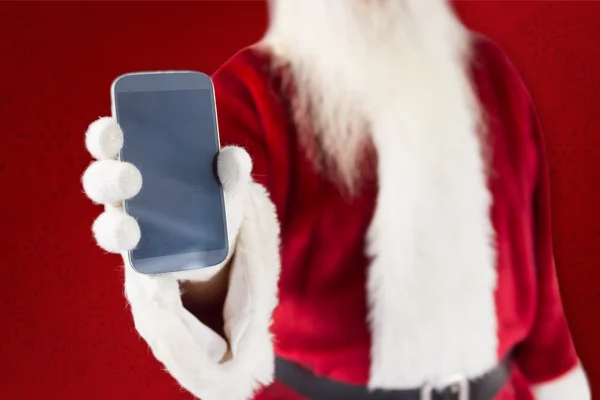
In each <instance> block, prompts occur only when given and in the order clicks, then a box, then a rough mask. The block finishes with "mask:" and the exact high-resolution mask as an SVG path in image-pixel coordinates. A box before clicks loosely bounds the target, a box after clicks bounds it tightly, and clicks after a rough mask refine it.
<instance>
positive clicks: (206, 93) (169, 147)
mask: <svg viewBox="0 0 600 400" xmlns="http://www.w3.org/2000/svg"><path fill="white" fill-rule="evenodd" d="M115 100H116V105H117V114H118V121H119V124H120V125H121V128H122V130H123V133H124V145H123V149H122V151H121V158H122V159H123V160H124V161H127V162H130V163H132V164H133V165H135V166H136V167H137V168H138V169H139V170H140V171H141V173H142V179H143V184H142V189H141V191H140V192H139V193H138V194H137V195H136V196H135V197H134V198H132V199H130V200H128V201H127V202H126V209H127V212H128V213H129V214H130V215H131V216H133V217H134V218H136V219H137V221H138V223H139V226H140V230H141V233H142V236H141V241H140V243H139V245H138V246H137V248H136V249H134V250H133V251H132V252H131V258H132V259H133V260H134V261H135V260H136V259H148V258H155V257H164V256H172V255H177V254H188V253H199V252H207V251H212V250H222V249H226V247H227V233H226V225H225V222H224V215H225V213H224V202H223V193H222V189H221V186H220V184H219V182H218V180H217V177H216V175H215V173H214V160H215V157H216V155H217V154H218V151H219V141H218V134H217V126H216V123H217V122H216V116H215V115H214V100H213V93H212V90H210V89H194V90H161V91H142V92H121V93H117V94H116V97H115Z"/></svg>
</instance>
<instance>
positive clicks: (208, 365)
mask: <svg viewBox="0 0 600 400" xmlns="http://www.w3.org/2000/svg"><path fill="white" fill-rule="evenodd" d="M244 197H246V198H245V199H243V200H244V216H243V220H242V223H241V227H240V230H239V235H238V237H237V244H236V248H235V254H234V255H233V258H232V263H233V264H232V272H231V275H230V285H229V292H228V296H227V299H226V302H225V310H224V317H225V330H226V333H227V335H228V337H229V338H230V342H231V349H230V351H229V352H226V349H227V347H226V344H225V342H224V341H223V340H222V339H221V338H220V337H219V336H218V335H217V334H216V333H214V332H212V331H211V330H210V329H209V328H207V327H206V326H204V325H203V324H202V323H200V322H199V321H198V320H197V319H196V318H194V317H193V316H191V315H190V314H189V313H188V312H187V310H186V309H185V308H184V307H183V305H182V303H181V297H180V292H179V286H178V281H177V279H176V278H175V276H174V275H163V276H146V275H141V274H138V273H136V272H135V271H133V270H132V269H131V267H129V266H127V267H126V280H125V290H126V295H127V298H128V300H129V303H130V305H131V310H132V314H133V318H134V322H135V326H136V329H137V330H138V332H139V334H140V335H141V336H142V337H143V338H144V339H145V340H146V342H147V343H148V345H149V346H150V348H151V349H152V351H153V353H154V355H155V357H156V358H157V359H158V360H159V361H160V362H162V363H163V365H164V366H165V367H166V369H167V370H168V372H169V373H170V374H171V375H172V376H173V377H174V378H175V379H176V380H177V381H178V382H179V384H181V385H182V386H183V387H184V388H185V389H187V390H188V391H190V392H191V393H192V394H193V395H195V396H197V397H199V398H201V399H202V400H245V399H249V398H251V397H252V395H253V392H254V391H255V390H256V389H258V388H259V387H260V385H267V384H269V383H270V382H271V381H272V377H273V369H274V354H273V345H272V340H271V334H270V332H269V329H270V325H271V315H272V311H273V309H274V307H275V305H276V303H277V281H278V278H279V271H280V260H279V225H278V221H277V218H276V214H275V208H274V206H273V204H272V203H271V201H270V199H269V197H268V195H267V193H266V191H265V189H264V188H263V187H262V186H260V185H258V184H256V183H251V184H250V187H249V189H248V193H247V196H244ZM240 200H242V199H240Z"/></svg>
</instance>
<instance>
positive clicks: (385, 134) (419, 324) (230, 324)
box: [83, 0, 590, 400]
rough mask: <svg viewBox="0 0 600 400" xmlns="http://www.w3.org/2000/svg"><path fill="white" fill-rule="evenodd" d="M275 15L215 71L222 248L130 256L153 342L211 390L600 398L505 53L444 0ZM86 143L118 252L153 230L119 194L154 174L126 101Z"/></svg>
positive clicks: (274, 9)
mask: <svg viewBox="0 0 600 400" xmlns="http://www.w3.org/2000/svg"><path fill="white" fill-rule="evenodd" d="M270 13H271V20H270V26H269V29H268V32H267V34H266V35H265V37H264V39H263V40H262V41H260V42H259V43H257V44H256V45H254V46H251V47H249V48H246V49H243V50H242V51H240V52H239V53H237V54H236V55H235V56H233V57H232V58H231V59H230V60H228V61H227V62H226V63H225V64H224V65H223V66H222V67H221V68H220V69H219V70H218V72H216V73H215V75H214V76H213V79H214V84H215V90H216V98H217V109H218V113H219V128H220V134H221V142H222V143H223V144H224V145H226V146H225V147H224V148H223V150H222V152H221V153H220V155H219V158H218V172H219V176H220V179H221V181H222V184H223V186H224V189H225V192H226V204H227V214H228V230H229V232H230V242H231V243H232V245H231V246H230V247H231V249H232V252H231V255H230V257H229V258H228V260H227V261H226V262H225V263H224V264H223V265H218V266H215V267H211V268H209V269H205V270H199V271H192V272H185V273H175V274H167V275H159V276H147V275H140V274H137V273H136V272H135V271H133V270H132V269H131V268H130V267H126V268H125V292H126V296H127V299H128V301H129V303H130V305H131V311H132V314H133V319H134V321H135V326H136V329H137V330H138V332H139V334H140V335H141V336H142V337H143V338H144V339H145V340H146V342H147V343H148V345H149V346H150V348H151V349H152V351H153V354H154V355H155V357H156V358H157V359H158V360H160V362H162V363H163V364H164V366H165V368H166V369H167V370H168V371H169V373H170V374H171V375H172V376H173V377H174V378H175V379H176V380H177V381H178V382H179V383H180V384H181V385H182V386H183V387H184V388H185V389H187V390H188V391H190V392H191V393H192V394H194V395H195V396H197V397H199V398H201V399H203V400H243V399H250V398H255V399H312V400H321V399H373V400H375V399H382V400H383V399H398V400H413V399H415V400H416V399H422V400H433V399H457V400H467V399H469V400H492V399H496V400H510V399H515V400H529V399H536V400H589V399H590V391H589V388H588V384H587V380H586V376H585V373H584V372H583V369H582V367H581V365H580V364H579V361H578V357H577V354H576V351H575V349H574V346H573V343H572V340H571V335H570V332H569V328H568V325H567V321H566V320H565V317H564V315H563V311H562V306H561V300H560V294H559V288H558V285H557V279H556V276H555V266H554V260H553V255H552V234H551V226H550V208H549V194H548V178H547V174H546V165H545V158H544V148H543V142H542V134H541V132H540V126H539V123H538V120H537V118H536V113H535V109H534V105H533V104H532V100H531V98H530V96H529V94H528V92H527V90H526V88H525V86H524V85H523V83H522V81H521V80H520V78H519V76H518V74H517V72H516V71H515V69H514V68H513V66H512V65H511V63H510V61H509V60H508V59H507V57H506V56H505V54H504V53H503V52H502V51H501V50H500V49H499V48H498V47H496V45H494V44H493V43H492V42H491V41H490V40H488V39H486V38H484V37H481V36H479V35H476V34H474V33H472V32H469V31H468V30H467V29H466V28H465V27H464V26H463V25H462V24H461V23H460V22H459V20H458V19H457V17H456V16H455V14H454V12H453V10H452V6H451V4H450V2H449V1H446V0H327V1H323V0H302V1H298V0H273V1H272V2H271V3H270ZM86 141H87V142H86V143H87V147H88V149H89V150H90V152H91V153H92V155H94V156H95V157H96V158H97V159H98V161H95V162H94V163H93V164H92V165H91V166H90V167H89V169H88V170H87V171H86V173H85V174H84V178H83V183H84V187H85V189H86V192H87V193H88V194H89V195H90V197H91V198H92V199H93V200H95V201H96V202H98V203H102V204H106V211H105V212H104V213H102V214H101V215H100V216H99V217H98V219H97V220H96V222H95V223H94V225H93V232H94V235H95V238H96V240H97V242H98V244H99V245H100V246H101V247H102V248H104V249H106V250H108V251H111V252H115V253H122V252H124V251H126V250H128V249H130V248H132V247H133V246H135V244H136V243H137V241H138V240H139V237H140V232H139V227H138V226H137V224H136V222H135V220H133V219H132V218H131V217H129V216H127V215H126V214H125V213H124V212H123V211H122V209H121V208H120V204H119V202H120V201H121V200H123V199H127V198H130V197H132V196H134V195H135V193H136V192H137V190H139V187H140V184H141V180H140V174H139V172H138V171H137V170H136V169H135V167H134V166H132V165H130V164H127V163H121V162H119V161H116V160H115V159H114V157H115V154H116V153H117V152H118V150H119V147H120V145H121V143H122V137H121V131H120V129H119V127H118V125H117V124H116V123H115V122H114V121H113V120H112V119H110V118H103V119H100V120H98V121H96V122H94V123H92V124H91V125H90V127H89V130H88V132H87V136H86ZM115 200H117V202H116V204H115ZM198 206H199V207H201V206H202V205H200V204H199V205H198ZM142 234H143V232H142ZM215 315H216V316H217V317H220V318H214V317H215Z"/></svg>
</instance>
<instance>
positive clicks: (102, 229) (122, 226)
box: [92, 210, 141, 254]
mask: <svg viewBox="0 0 600 400" xmlns="http://www.w3.org/2000/svg"><path fill="white" fill-rule="evenodd" d="M92 232H93V234H94V238H95V239H96V243H98V246H100V247H101V248H102V249H104V250H106V251H108V252H110V253H117V254H118V253H123V252H125V251H128V250H131V249H133V248H135V246H136V245H137V244H138V242H139V241H140V236H141V234H140V227H139V225H138V223H137V221H136V220H135V219H134V218H133V217H131V216H130V215H127V214H125V213H124V212H122V211H117V210H109V211H105V212H103V213H102V214H100V216H99V217H98V218H96V220H95V221H94V224H93V225H92Z"/></svg>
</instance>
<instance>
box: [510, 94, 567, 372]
mask: <svg viewBox="0 0 600 400" xmlns="http://www.w3.org/2000/svg"><path fill="white" fill-rule="evenodd" d="M521 85H522V84H521ZM522 88H523V90H525V89H524V86H523V85H522ZM527 97H529V96H527ZM529 106H530V107H529V108H530V109H529V113H530V118H531V125H532V133H533V136H534V141H535V143H536V147H537V158H536V161H537V163H536V166H537V171H536V172H537V181H536V187H535V192H534V197H533V213H532V214H533V219H534V229H533V232H534V235H535V237H534V242H533V244H534V248H535V259H536V268H537V310H536V314H535V320H534V323H533V326H532V328H531V331H530V332H529V335H528V336H527V338H526V339H525V340H524V341H523V342H522V343H521V344H520V345H519V346H518V348H517V349H516V353H515V357H516V361H517V363H518V364H519V366H520V369H521V370H522V372H523V373H524V374H525V376H526V377H527V378H528V379H529V381H530V382H531V383H533V384H537V383H542V382H546V381H549V380H551V379H554V378H557V377H559V376H560V375H562V374H564V373H566V372H568V371H569V370H570V369H571V368H573V367H575V366H576V365H577V363H578V358H577V354H576V351H575V347H574V345H573V341H572V338H571V334H570V330H569V326H568V323H567V320H566V318H565V315H564V312H563V306H562V301H561V296H560V290H559V284H558V279H557V275H556V269H555V263H554V254H553V244H552V223H551V208H550V188H549V177H548V168H547V162H546V154H545V145H544V138H543V135H542V129H541V124H540V122H539V118H538V115H537V113H536V110H535V107H534V106H533V103H532V101H531V99H529Z"/></svg>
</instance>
